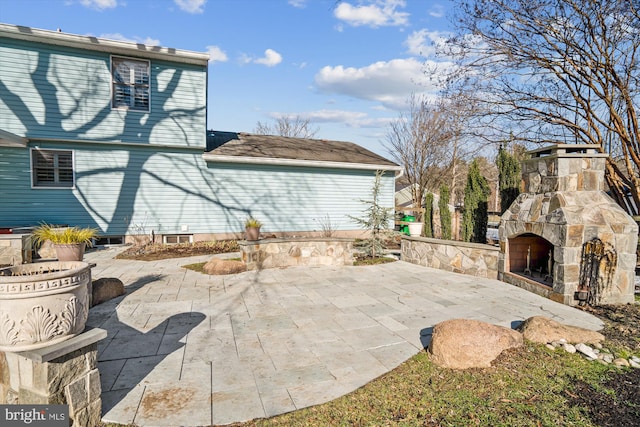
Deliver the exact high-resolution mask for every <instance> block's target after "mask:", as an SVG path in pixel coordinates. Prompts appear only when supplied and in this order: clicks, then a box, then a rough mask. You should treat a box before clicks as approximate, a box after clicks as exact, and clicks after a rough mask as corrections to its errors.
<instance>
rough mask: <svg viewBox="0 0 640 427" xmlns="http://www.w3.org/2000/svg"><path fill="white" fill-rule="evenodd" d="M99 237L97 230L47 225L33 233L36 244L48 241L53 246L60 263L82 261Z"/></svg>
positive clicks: (41, 226)
mask: <svg viewBox="0 0 640 427" xmlns="http://www.w3.org/2000/svg"><path fill="white" fill-rule="evenodd" d="M97 235H98V230H96V229H95V228H89V227H86V228H80V227H56V226H54V225H51V224H46V223H45V224H42V225H40V226H39V227H37V228H36V229H35V230H34V231H33V238H34V240H35V243H36V244H43V243H44V242H46V241H50V242H51V243H52V244H53V247H54V249H55V251H56V254H57V256H58V260H59V261H82V259H83V257H84V250H85V248H86V247H87V246H92V244H93V239H94V238H95V237H96V236H97Z"/></svg>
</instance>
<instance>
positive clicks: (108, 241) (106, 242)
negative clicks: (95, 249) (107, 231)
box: [95, 236, 124, 246]
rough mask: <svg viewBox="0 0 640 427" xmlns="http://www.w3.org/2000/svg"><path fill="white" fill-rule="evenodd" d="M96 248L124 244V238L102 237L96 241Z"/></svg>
mask: <svg viewBox="0 0 640 427" xmlns="http://www.w3.org/2000/svg"><path fill="white" fill-rule="evenodd" d="M95 244H96V246H110V245H122V244H124V236H100V237H98V238H96V240H95Z"/></svg>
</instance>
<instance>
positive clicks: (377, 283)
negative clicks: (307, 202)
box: [86, 249, 602, 426]
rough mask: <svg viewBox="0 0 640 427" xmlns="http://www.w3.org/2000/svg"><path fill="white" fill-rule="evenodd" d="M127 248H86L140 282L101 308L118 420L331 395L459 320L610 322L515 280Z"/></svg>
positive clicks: (262, 408)
mask: <svg viewBox="0 0 640 427" xmlns="http://www.w3.org/2000/svg"><path fill="white" fill-rule="evenodd" d="M117 251H118V250H117V249H109V250H103V251H95V252H91V253H88V254H87V255H86V260H87V261H89V262H92V263H95V264H96V266H95V267H94V268H93V270H92V274H93V277H94V278H100V277H117V278H120V279H121V280H122V281H123V282H124V283H125V289H126V290H127V293H126V295H124V296H121V297H118V298H116V299H114V300H111V301H108V302H106V303H104V304H101V305H99V306H96V307H94V308H92V309H91V310H90V314H89V321H88V325H89V326H93V327H101V328H104V329H106V330H107V332H108V337H107V338H106V339H105V340H103V341H102V342H100V343H99V346H98V367H99V369H100V374H101V382H102V399H103V420H104V421H105V422H116V423H121V424H130V423H133V424H136V425H139V426H175V425H182V426H202V425H204V426H207V425H220V424H229V423H233V422H238V421H245V420H249V419H253V418H259V417H270V416H273V415H277V414H280V413H284V412H289V411H292V410H296V409H300V408H303V407H306V406H310V405H316V404H319V403H323V402H326V401H328V400H331V399H335V398H337V397H339V396H342V395H344V394H347V393H349V392H351V391H353V390H355V389H357V388H358V387H361V386H362V385H364V384H366V383H367V382H369V381H371V380H373V379H375V378H376V377H378V376H380V375H382V374H384V373H385V372H388V371H389V370H391V369H393V368H395V367H396V366H398V365H399V364H401V363H402V362H404V361H405V360H407V359H408V358H410V357H411V356H413V355H414V354H416V353H418V352H419V351H422V350H423V348H424V346H425V345H427V344H428V342H429V339H430V335H431V331H432V328H433V326H434V325H435V324H437V323H439V322H441V321H443V320H446V319H451V318H469V319H477V320H482V321H486V322H490V323H494V324H498V325H502V326H507V327H512V326H514V325H515V324H517V323H518V322H521V321H523V320H525V319H526V318H528V317H530V316H536V315H542V316H547V317H551V318H553V319H555V320H558V321H560V322H562V323H567V324H572V325H577V326H582V327H586V328H590V329H595V330H598V329H600V328H601V327H602V323H601V322H600V321H599V320H598V319H597V318H595V317H593V316H591V315H589V314H587V313H585V312H582V311H580V310H577V309H574V308H571V307H568V306H565V305H562V304H558V303H555V302H553V301H550V300H548V299H545V298H542V297H539V296H537V295H534V294H532V293H530V292H527V291H524V290H522V289H519V288H516V287H514V286H511V285H508V284H506V283H502V282H498V281H495V280H489V279H481V278H476V277H470V276H463V275H458V274H454V273H448V272H444V271H440V270H434V269H430V268H425V267H421V266H417V265H413V264H409V263H405V262H395V263H390V264H384V265H378V266H366V267H291V268H286V269H270V270H262V271H251V272H245V273H240V274H236V275H231V276H208V275H203V274H199V273H196V272H193V271H189V270H185V269H183V268H181V266H182V265H186V264H191V263H195V262H202V261H205V260H207V259H209V258H210V257H207V256H199V257H191V258H183V259H171V260H163V261H152V262H144V261H129V260H116V259H114V256H115V254H116V253H117Z"/></svg>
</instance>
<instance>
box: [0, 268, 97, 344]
mask: <svg viewBox="0 0 640 427" xmlns="http://www.w3.org/2000/svg"><path fill="white" fill-rule="evenodd" d="M90 284H91V268H90V266H89V264H87V263H85V262H77V261H73V262H72V261H67V262H42V263H35V264H24V265H19V266H14V267H7V268H2V269H0V351H9V352H18V351H25V350H34V349H37V348H41V347H45V346H48V345H50V344H54V343H57V342H60V341H64V340H66V339H68V338H71V337H73V336H74V335H76V334H79V333H81V332H82V331H83V330H84V327H85V324H86V322H87V315H88V314H89V293H90Z"/></svg>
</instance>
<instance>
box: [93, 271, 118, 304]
mask: <svg viewBox="0 0 640 427" xmlns="http://www.w3.org/2000/svg"><path fill="white" fill-rule="evenodd" d="M92 286H93V290H92V292H91V306H92V307H93V306H96V305H98V304H102V303H103V302H106V301H109V300H110V299H113V298H115V297H119V296H120V295H124V284H123V283H122V281H121V280H120V279H116V278H114V277H104V278H101V279H96V280H94V281H93V284H92Z"/></svg>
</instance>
